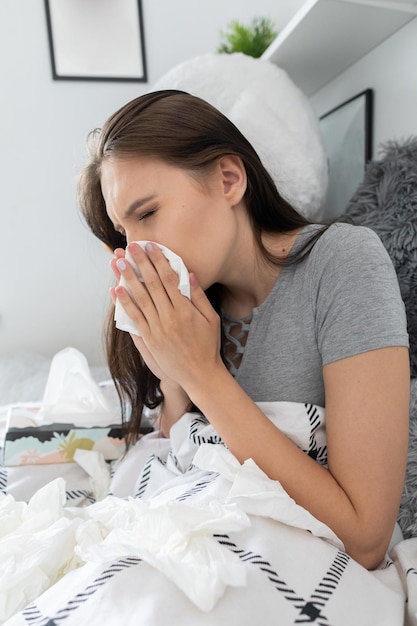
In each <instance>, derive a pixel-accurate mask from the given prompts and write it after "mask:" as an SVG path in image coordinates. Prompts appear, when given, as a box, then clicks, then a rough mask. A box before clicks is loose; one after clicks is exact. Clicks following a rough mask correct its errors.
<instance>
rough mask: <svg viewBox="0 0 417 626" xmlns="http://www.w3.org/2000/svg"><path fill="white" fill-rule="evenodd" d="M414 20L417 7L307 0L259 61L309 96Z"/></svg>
mask: <svg viewBox="0 0 417 626" xmlns="http://www.w3.org/2000/svg"><path fill="white" fill-rule="evenodd" d="M416 16H417V3H413V4H411V3H405V2H395V1H393V0H391V1H384V0H308V1H307V2H306V3H305V4H304V5H303V6H302V7H301V9H300V10H299V11H298V12H297V13H296V14H295V16H294V17H293V19H292V20H291V21H290V22H289V23H288V24H287V26H286V27H285V28H284V29H283V30H282V31H281V32H280V33H279V35H278V36H277V38H276V39H275V40H274V41H273V42H272V44H271V45H270V46H269V48H268V49H267V50H266V51H265V52H264V54H263V55H262V58H263V59H268V60H270V61H272V62H273V63H275V64H276V65H278V66H279V67H281V68H282V69H284V70H285V71H286V72H287V73H288V75H289V76H290V77H291V79H292V80H293V81H294V83H295V84H296V85H297V86H298V87H299V88H300V89H301V90H302V91H303V92H304V93H305V94H306V95H307V96H312V95H313V94H314V93H316V91H318V90H319V89H321V88H322V87H324V85H325V84H326V83H328V82H329V81H331V80H332V79H333V78H335V77H336V76H337V75H338V74H340V73H341V72H343V71H344V70H345V69H347V68H348V67H350V65H352V64H353V63H355V62H356V61H358V60H359V59H360V58H361V57H362V56H364V55H365V54H366V53H367V52H369V51H370V50H372V49H373V48H375V47H376V46H377V45H378V44H380V43H382V42H383V41H384V40H385V39H386V38H387V37H389V36H390V35H392V34H393V33H394V32H395V31H397V30H398V29H400V28H402V27H403V26H405V24H407V22H409V21H410V20H412V19H413V18H415V17H416ZM381 71H382V68H381Z"/></svg>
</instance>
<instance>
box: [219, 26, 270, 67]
mask: <svg viewBox="0 0 417 626" xmlns="http://www.w3.org/2000/svg"><path fill="white" fill-rule="evenodd" d="M277 34H278V33H277V31H276V29H275V26H274V24H273V22H272V21H271V20H270V19H268V18H265V17H255V18H254V19H253V20H252V21H251V22H250V24H249V25H247V26H245V25H244V24H241V23H239V22H237V21H233V22H231V23H230V24H229V25H228V30H227V31H220V37H221V43H220V45H219V47H218V48H217V52H219V53H225V54H232V53H233V52H243V54H247V55H248V56H251V57H255V58H259V57H260V56H261V55H262V54H263V52H265V50H266V49H267V47H268V46H269V45H270V44H271V43H272V41H273V40H274V39H275V37H276V36H277Z"/></svg>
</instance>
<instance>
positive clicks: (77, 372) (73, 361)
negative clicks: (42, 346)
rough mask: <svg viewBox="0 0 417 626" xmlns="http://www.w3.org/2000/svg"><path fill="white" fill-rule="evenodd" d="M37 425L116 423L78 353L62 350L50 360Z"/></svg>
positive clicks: (73, 349) (69, 349)
mask: <svg viewBox="0 0 417 626" xmlns="http://www.w3.org/2000/svg"><path fill="white" fill-rule="evenodd" d="M77 418H78V419H77ZM37 421H38V422H39V423H43V424H48V423H55V422H57V423H65V422H71V423H73V424H74V425H79V426H84V427H86V428H89V427H91V426H102V425H106V426H108V425H109V424H112V423H114V422H115V421H116V422H117V421H118V420H117V419H116V415H115V410H114V408H113V407H112V405H111V403H110V402H109V400H108V399H107V398H106V396H105V395H104V393H103V392H102V390H101V389H100V387H99V386H98V385H97V383H96V382H95V380H94V379H93V377H92V375H91V372H90V368H89V366H88V362H87V359H86V357H85V356H84V355H83V354H82V352H80V351H79V350H76V349H75V348H65V349H64V350H61V351H60V352H58V353H57V354H56V355H55V356H54V358H53V359H52V363H51V367H50V370H49V376H48V380H47V383H46V387H45V392H44V395H43V399H42V405H41V409H40V411H39V413H38V416H37Z"/></svg>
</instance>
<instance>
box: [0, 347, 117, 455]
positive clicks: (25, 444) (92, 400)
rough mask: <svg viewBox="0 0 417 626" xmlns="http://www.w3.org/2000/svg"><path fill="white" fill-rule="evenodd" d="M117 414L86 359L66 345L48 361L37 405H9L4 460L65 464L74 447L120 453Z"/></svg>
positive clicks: (106, 453)
mask: <svg viewBox="0 0 417 626" xmlns="http://www.w3.org/2000/svg"><path fill="white" fill-rule="evenodd" d="M121 428H122V425H121V414H120V411H118V410H117V409H116V408H115V406H114V405H113V404H112V403H111V402H110V400H109V399H107V397H106V396H105V394H104V393H103V391H102V390H101V389H100V387H99V386H98V384H97V383H96V382H95V380H94V379H93V377H92V375H91V372H90V369H89V366H88V362H87V359H86V357H85V356H84V355H83V354H82V353H81V352H80V351H79V350H76V349H75V348H71V347H70V348H65V349H64V350H61V351H60V352H58V353H57V354H56V355H55V356H54V358H53V359H52V363H51V367H50V371H49V376H48V380H47V383H46V387H45V392H44V395H43V399H42V402H41V403H33V405H30V404H29V403H25V404H24V405H10V407H9V412H8V419H7V426H6V434H5V446H4V464H5V465H33V464H37V463H42V464H45V463H66V462H72V461H73V460H74V453H75V450H76V449H78V448H84V449H86V450H92V449H94V450H97V451H99V452H101V453H102V454H103V456H104V458H105V459H107V460H110V459H116V458H119V457H120V455H121V453H122V452H123V451H124V442H123V438H122V430H121Z"/></svg>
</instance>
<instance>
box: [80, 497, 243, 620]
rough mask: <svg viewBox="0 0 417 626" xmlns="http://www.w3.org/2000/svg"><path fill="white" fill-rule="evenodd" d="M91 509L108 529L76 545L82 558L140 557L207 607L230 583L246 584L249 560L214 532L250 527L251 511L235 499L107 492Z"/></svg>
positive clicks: (104, 560)
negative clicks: (194, 501)
mask: <svg viewBox="0 0 417 626" xmlns="http://www.w3.org/2000/svg"><path fill="white" fill-rule="evenodd" d="M87 511H88V515H89V516H90V517H91V518H92V519H93V520H95V521H96V522H98V523H100V524H101V526H102V527H105V528H106V530H107V531H109V534H108V535H107V536H106V538H105V539H104V540H103V541H102V542H101V543H99V544H95V545H91V546H90V547H89V548H88V549H87V550H83V549H81V548H77V550H76V552H77V555H78V556H79V557H80V558H81V559H82V560H83V561H93V562H96V563H107V562H110V561H113V560H114V559H118V558H121V557H127V556H137V557H139V558H141V559H143V560H144V561H146V562H147V563H149V565H151V566H152V567H155V568H156V569H157V570H159V571H160V572H162V573H163V574H165V576H167V577H168V578H169V579H170V580H171V581H172V582H174V583H175V584H176V585H177V586H178V587H179V588H180V589H181V590H182V591H183V592H184V593H185V594H186V596H187V597H188V598H189V599H190V600H191V602H193V603H194V604H195V605H196V606H197V607H198V608H199V609H200V610H202V611H205V612H208V611H210V610H211V609H212V608H213V607H214V606H215V604H216V603H217V601H218V600H219V598H220V597H221V596H222V595H223V593H224V591H225V588H226V586H227V585H229V586H233V587H242V586H244V585H245V584H246V568H245V565H244V563H242V562H241V561H240V559H239V557H238V556H237V555H236V554H234V553H233V552H231V551H230V550H229V549H227V548H225V547H224V546H222V545H221V544H219V542H218V541H217V540H216V539H215V538H214V537H213V534H215V533H225V532H233V531H238V530H242V529H244V528H247V527H249V526H250V520H249V518H248V516H247V515H246V514H245V513H244V512H243V511H241V510H240V509H239V507H237V506H236V505H234V504H221V503H219V502H215V501H213V502H212V503H210V505H209V506H205V507H198V506H195V505H191V504H186V503H184V502H175V501H173V500H171V501H169V502H166V501H164V498H162V499H161V501H158V498H157V497H156V498H154V499H153V500H151V501H150V502H144V501H143V500H140V499H133V498H128V499H127V500H121V499H120V498H115V497H113V496H108V497H107V498H105V499H104V500H102V501H101V502H97V503H96V504H92V505H91V506H89V507H88V509H87Z"/></svg>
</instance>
